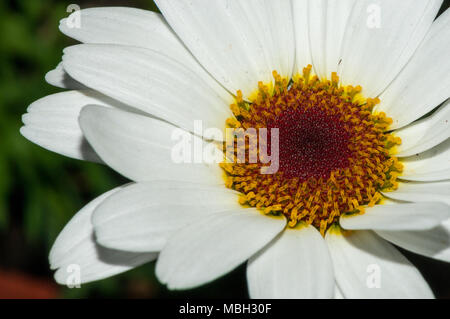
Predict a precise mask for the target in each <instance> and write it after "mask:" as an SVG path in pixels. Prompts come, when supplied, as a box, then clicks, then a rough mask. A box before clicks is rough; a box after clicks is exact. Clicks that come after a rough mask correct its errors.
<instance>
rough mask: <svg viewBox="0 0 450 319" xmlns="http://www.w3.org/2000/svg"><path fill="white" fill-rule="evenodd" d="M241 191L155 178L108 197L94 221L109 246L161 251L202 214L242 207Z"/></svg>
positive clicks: (142, 250)
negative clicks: (173, 235)
mask: <svg viewBox="0 0 450 319" xmlns="http://www.w3.org/2000/svg"><path fill="white" fill-rule="evenodd" d="M239 206H240V205H239V203H238V194H237V193H236V192H234V191H231V190H229V189H227V188H225V187H224V186H214V185H205V184H196V183H187V182H180V181H176V182H167V181H154V182H151V183H137V184H134V185H131V186H129V187H127V188H125V189H123V190H121V191H119V192H117V193H116V194H114V195H113V196H110V197H109V198H108V199H107V200H105V201H104V202H103V203H102V204H101V205H100V206H99V207H98V208H97V209H96V211H95V213H94V217H93V220H92V223H93V224H94V227H95V234H96V238H97V242H98V243H100V244H101V245H103V246H105V247H109V248H114V249H120V250H126V251H133V252H146V251H160V250H161V249H162V248H163V247H164V245H165V244H166V242H167V239H168V238H169V237H170V236H171V235H172V234H173V233H174V232H175V231H178V230H180V229H182V228H183V227H185V226H187V225H189V224H190V223H191V222H192V221H193V220H195V219H196V218H198V217H201V216H207V215H208V214H212V213H217V212H221V211H225V210H230V209H239Z"/></svg>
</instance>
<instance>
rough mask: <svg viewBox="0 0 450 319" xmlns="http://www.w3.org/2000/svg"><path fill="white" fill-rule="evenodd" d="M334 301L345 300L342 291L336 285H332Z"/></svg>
mask: <svg viewBox="0 0 450 319" xmlns="http://www.w3.org/2000/svg"><path fill="white" fill-rule="evenodd" d="M334 299H345V297H344V294H343V293H342V290H341V289H340V288H339V287H338V285H337V284H335V285H334Z"/></svg>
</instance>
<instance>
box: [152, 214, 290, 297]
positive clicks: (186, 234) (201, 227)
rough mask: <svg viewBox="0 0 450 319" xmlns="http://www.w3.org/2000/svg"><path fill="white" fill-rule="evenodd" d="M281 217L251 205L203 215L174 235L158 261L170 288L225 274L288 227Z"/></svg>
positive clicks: (158, 272) (161, 277)
mask: <svg viewBox="0 0 450 319" xmlns="http://www.w3.org/2000/svg"><path fill="white" fill-rule="evenodd" d="M285 225H286V220H285V219H284V218H282V217H277V218H275V217H273V218H271V217H268V216H263V215H261V213H260V212H259V211H258V210H256V209H252V208H248V209H244V208H240V209H238V210H232V211H226V212H220V213H216V214H211V215H209V216H208V217H201V218H199V219H198V220H197V222H196V223H192V224H191V225H188V226H186V227H184V228H183V229H181V230H180V231H179V232H178V233H177V234H175V235H174V236H173V237H171V238H170V239H169V241H168V243H167V245H166V246H165V247H164V249H163V250H162V252H161V254H160V257H159V259H158V262H157V264H156V275H157V276H158V278H159V280H160V281H161V282H163V283H165V284H167V285H168V287H169V288H170V289H188V288H193V287H197V286H200V285H203V284H205V283H208V282H210V281H212V280H214V279H216V278H219V277H220V276H223V275H225V274H226V273H228V272H230V271H231V270H233V269H235V268H236V267H237V266H239V265H240V264H242V263H243V262H245V261H246V260H247V259H248V258H250V257H251V256H252V255H253V254H255V253H256V252H257V251H259V250H260V249H261V248H263V247H264V246H265V245H267V244H268V243H269V242H270V241H271V240H272V239H273V238H275V237H276V236H277V235H278V234H279V233H280V232H281V231H282V230H283V228H284V227H285Z"/></svg>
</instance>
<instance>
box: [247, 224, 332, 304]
mask: <svg viewBox="0 0 450 319" xmlns="http://www.w3.org/2000/svg"><path fill="white" fill-rule="evenodd" d="M247 282H248V287H249V293H250V297H251V298H256V299H267V298H277V299H303V298H304V299H312V298H314V299H316V298H332V297H333V294H334V276H333V265H332V263H331V258H330V254H329V252H328V248H327V245H326V243H325V241H324V240H323V238H322V236H321V235H320V233H319V232H318V231H317V230H316V229H315V228H314V227H312V226H304V227H302V228H301V229H292V228H287V229H286V230H285V231H284V232H283V233H281V234H280V236H279V237H278V238H276V239H275V240H273V241H272V242H271V243H270V244H269V245H267V246H266V247H265V248H264V249H263V250H261V251H260V252H259V253H258V254H256V255H255V256H253V257H252V258H251V259H250V260H249V262H248V265H247Z"/></svg>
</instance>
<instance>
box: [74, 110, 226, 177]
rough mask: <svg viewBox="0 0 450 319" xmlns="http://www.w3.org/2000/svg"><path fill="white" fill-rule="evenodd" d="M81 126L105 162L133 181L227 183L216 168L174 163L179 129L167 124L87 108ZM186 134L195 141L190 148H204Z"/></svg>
mask: <svg viewBox="0 0 450 319" xmlns="http://www.w3.org/2000/svg"><path fill="white" fill-rule="evenodd" d="M99 119H101V121H99ZM80 126H81V129H82V131H83V133H84V135H85V136H86V138H87V140H88V141H89V143H90V144H91V145H92V147H93V148H94V149H95V151H96V152H97V154H99V156H100V157H101V158H102V160H103V161H104V162H105V163H106V164H108V165H109V166H110V167H111V168H113V169H114V170H116V171H117V172H119V173H120V174H122V175H124V176H125V177H128V178H129V179H131V180H134V181H151V180H157V179H168V180H184V181H192V182H203V183H215V184H223V183H224V181H223V179H222V171H221V169H220V167H219V166H218V165H217V164H213V165H207V164H203V163H202V164H191V163H175V162H174V160H173V158H172V151H173V150H172V148H173V147H174V146H175V145H176V144H179V142H177V141H176V140H174V139H173V137H174V132H179V130H180V129H177V128H175V127H174V126H172V125H170V124H168V123H165V122H162V121H159V120H156V119H152V118H149V117H146V116H141V115H137V114H132V113H128V112H123V111H120V110H116V109H107V108H104V107H100V106H87V107H85V108H84V109H83V110H82V111H81V115H80ZM184 134H185V136H186V137H192V138H191V142H192V144H191V145H194V146H195V145H197V144H198V143H200V144H201V139H200V138H199V137H193V136H192V135H190V134H189V133H187V132H184ZM186 134H187V135H186ZM199 141H200V142H199Z"/></svg>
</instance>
